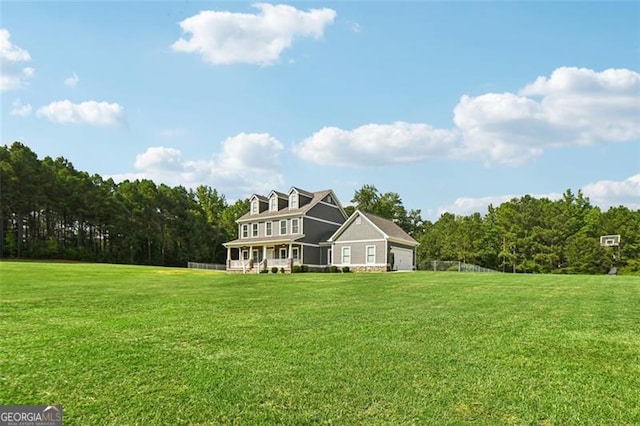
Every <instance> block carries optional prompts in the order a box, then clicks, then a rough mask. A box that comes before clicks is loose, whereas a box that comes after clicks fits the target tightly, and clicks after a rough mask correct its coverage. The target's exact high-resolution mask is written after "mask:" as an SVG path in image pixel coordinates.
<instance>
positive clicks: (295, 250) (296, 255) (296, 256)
mask: <svg viewBox="0 0 640 426" xmlns="http://www.w3.org/2000/svg"><path fill="white" fill-rule="evenodd" d="M291 257H292V258H294V259H300V249H299V248H298V247H293V248H292V249H291Z"/></svg>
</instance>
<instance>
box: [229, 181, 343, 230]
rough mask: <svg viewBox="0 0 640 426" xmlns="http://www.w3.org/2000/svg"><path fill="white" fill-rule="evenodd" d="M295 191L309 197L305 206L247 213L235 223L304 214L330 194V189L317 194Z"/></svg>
mask: <svg viewBox="0 0 640 426" xmlns="http://www.w3.org/2000/svg"><path fill="white" fill-rule="evenodd" d="M295 189H296V190H297V191H298V192H300V193H301V194H309V195H310V196H311V201H309V202H308V203H307V204H305V205H303V206H302V207H299V208H297V209H290V208H289V207H285V208H282V209H280V210H278V211H275V212H272V211H269V210H265V211H263V212H262V213H258V214H251V212H249V213H246V214H244V215H243V216H241V217H240V218H239V219H238V220H237V221H236V222H246V221H249V220H256V219H257V220H260V219H267V218H270V217H278V216H283V215H294V214H302V213H306V212H307V211H309V210H311V208H312V207H313V206H315V205H316V204H318V203H319V202H320V201H322V199H323V198H324V197H326V196H327V195H328V194H330V193H331V192H332V191H331V190H330V189H326V190H324V191H318V192H307V191H304V190H301V189H298V188H295Z"/></svg>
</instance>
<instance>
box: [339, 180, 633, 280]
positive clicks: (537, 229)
mask: <svg viewBox="0 0 640 426" xmlns="http://www.w3.org/2000/svg"><path fill="white" fill-rule="evenodd" d="M351 201H352V203H353V204H354V208H359V209H362V210H365V211H368V212H371V213H374V214H377V215H379V216H382V217H386V218H387V219H391V220H393V221H394V222H396V223H397V224H398V225H400V226H401V227H402V228H403V229H404V230H405V231H406V232H408V233H409V234H410V235H411V236H412V237H414V238H415V239H416V240H417V241H418V242H419V243H420V245H419V246H418V253H417V263H418V268H420V269H429V263H430V261H431V260H454V261H462V262H466V263H470V264H475V265H480V266H483V267H485V268H490V269H494V270H498V271H503V272H514V273H583V274H600V273H606V272H608V271H609V270H611V268H614V267H615V268H617V269H618V270H619V271H620V272H622V273H640V210H635V211H634V210H630V209H629V208H627V207H624V206H618V207H611V208H609V209H608V210H606V211H604V212H603V211H602V210H601V209H600V208H599V207H597V206H593V205H591V204H590V202H589V199H588V198H587V197H585V196H584V195H583V194H582V192H580V191H578V193H577V194H574V193H573V192H572V191H571V190H570V189H567V190H566V191H565V192H564V194H563V196H562V198H561V199H559V200H555V201H552V200H549V199H548V198H534V197H532V196H530V195H525V196H523V197H519V198H513V199H512V200H510V201H507V202H505V203H502V204H500V205H499V206H497V207H494V206H489V209H488V212H487V214H486V215H481V214H480V213H474V214H472V215H468V216H458V215H454V214H451V213H444V214H442V215H441V216H440V218H439V219H438V220H437V221H436V222H433V223H432V222H430V221H423V220H422V218H421V216H420V213H421V212H420V210H410V211H409V212H407V211H406V209H405V208H404V207H403V205H402V199H401V198H400V196H399V195H398V194H397V193H393V192H389V193H384V194H383V193H380V191H378V190H377V188H376V187H375V186H372V185H365V186H363V187H362V188H361V189H360V190H359V191H356V193H355V196H354V198H353V199H352V200H351ZM603 235H621V241H622V242H621V245H620V246H619V247H601V246H600V237H601V236H603Z"/></svg>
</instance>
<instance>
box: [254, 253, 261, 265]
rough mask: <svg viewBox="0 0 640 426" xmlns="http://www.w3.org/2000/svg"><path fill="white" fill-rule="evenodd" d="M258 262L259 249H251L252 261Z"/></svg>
mask: <svg viewBox="0 0 640 426" xmlns="http://www.w3.org/2000/svg"><path fill="white" fill-rule="evenodd" d="M258 262H260V250H254V251H253V263H258Z"/></svg>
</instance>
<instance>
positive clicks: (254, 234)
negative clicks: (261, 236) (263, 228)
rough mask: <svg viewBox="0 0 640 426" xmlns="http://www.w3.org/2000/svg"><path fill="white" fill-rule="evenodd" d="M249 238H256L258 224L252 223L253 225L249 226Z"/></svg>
mask: <svg viewBox="0 0 640 426" xmlns="http://www.w3.org/2000/svg"><path fill="white" fill-rule="evenodd" d="M251 236H252V237H257V236H258V224H257V223H254V224H253V225H251Z"/></svg>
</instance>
